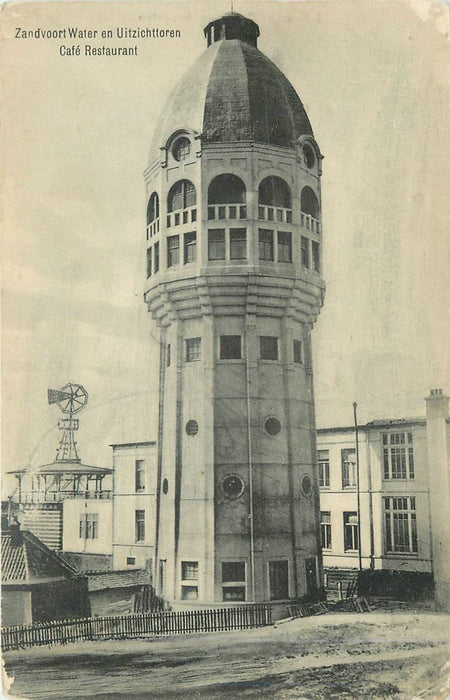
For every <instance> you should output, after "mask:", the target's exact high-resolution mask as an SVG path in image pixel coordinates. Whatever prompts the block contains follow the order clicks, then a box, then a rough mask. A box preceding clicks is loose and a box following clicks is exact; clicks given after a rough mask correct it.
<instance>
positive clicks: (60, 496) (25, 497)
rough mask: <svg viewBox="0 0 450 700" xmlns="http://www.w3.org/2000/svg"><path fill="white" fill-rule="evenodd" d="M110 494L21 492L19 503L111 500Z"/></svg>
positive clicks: (99, 492) (91, 492) (104, 492)
mask: <svg viewBox="0 0 450 700" xmlns="http://www.w3.org/2000/svg"><path fill="white" fill-rule="evenodd" d="M111 494H112V492H111V491H110V490H101V491H48V492H47V493H45V492H44V491H22V493H21V494H20V502H21V503H57V502H61V501H66V500H68V499H71V498H82V499H88V500H92V499H98V500H100V499H101V500H109V499H111Z"/></svg>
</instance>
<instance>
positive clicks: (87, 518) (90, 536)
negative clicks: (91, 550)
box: [79, 513, 98, 540]
mask: <svg viewBox="0 0 450 700" xmlns="http://www.w3.org/2000/svg"><path fill="white" fill-rule="evenodd" d="M79 534H80V539H83V540H96V539H98V513H83V514H82V515H80V530H79Z"/></svg>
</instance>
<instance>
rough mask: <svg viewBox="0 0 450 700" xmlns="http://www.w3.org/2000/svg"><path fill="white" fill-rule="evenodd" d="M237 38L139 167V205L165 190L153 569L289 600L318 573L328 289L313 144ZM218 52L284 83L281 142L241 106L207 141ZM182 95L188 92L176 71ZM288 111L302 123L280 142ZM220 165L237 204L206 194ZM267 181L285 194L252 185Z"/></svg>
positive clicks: (156, 284)
mask: <svg viewBox="0 0 450 700" xmlns="http://www.w3.org/2000/svg"><path fill="white" fill-rule="evenodd" d="M243 21H244V22H246V21H247V20H243ZM219 43H220V42H219ZM225 43H226V44H227V42H226V41H225ZM242 45H243V42H240V41H237V40H235V39H233V40H232V41H231V42H230V43H229V45H227V46H226V52H225V47H224V45H223V42H222V44H221V45H220V46H212V47H210V49H208V51H211V52H213V53H211V54H210V56H209V58H208V61H209V63H208V71H211V67H210V63H211V56H213V58H214V61H215V63H214V69H213V71H212V75H213V78H211V79H210V84H209V85H208V89H207V91H206V92H207V96H206V105H207V109H206V108H205V115H206V112H207V111H208V114H209V116H208V119H209V120H210V121H209V122H208V127H207V130H206V131H205V132H204V133H203V134H201V133H200V132H197V131H196V130H195V129H192V128H191V122H190V121H189V120H188V122H186V123H183V109H182V107H183V104H182V103H180V104H178V103H177V105H176V107H174V108H173V110H172V114H168V115H167V116H166V117H165V124H168V123H169V122H171V119H172V121H173V114H175V115H176V116H177V122H178V123H177V128H176V130H175V131H172V133H169V134H167V140H166V141H165V142H163V143H161V144H160V148H161V150H160V157H159V159H158V160H154V161H152V163H151V165H150V166H149V168H148V169H147V171H146V174H145V177H146V185H147V196H148V201H149V202H152V201H153V202H154V201H155V196H156V195H157V197H158V201H159V208H158V215H157V216H156V214H155V211H156V210H155V208H154V206H153V205H152V206H153V209H152V213H151V215H150V217H149V220H148V227H147V248H148V253H147V255H148V258H147V266H148V269H147V277H148V278H147V286H146V293H145V300H146V303H147V305H148V308H149V311H150V312H151V313H152V316H153V318H154V319H155V321H156V322H157V324H158V326H159V328H160V355H161V357H160V372H159V387H160V404H159V435H158V486H157V513H158V515H157V542H156V558H157V562H156V576H157V582H158V587H159V589H158V592H159V593H160V594H162V595H166V596H167V597H168V598H170V599H172V600H179V599H182V600H198V601H204V602H208V601H213V600H230V601H232V600H264V599H269V598H273V599H280V598H288V597H298V596H301V595H304V594H305V593H307V592H309V593H314V592H315V591H316V589H317V587H318V586H320V582H321V576H322V574H321V562H320V547H319V537H318V534H319V515H318V510H319V507H318V485H317V476H316V468H315V461H316V458H315V440H314V429H315V425H314V401H313V387H312V369H311V349H310V331H311V328H312V325H313V323H314V321H315V318H316V316H317V314H318V313H319V310H320V307H321V305H322V301H323V294H324V283H323V280H322V278H321V274H320V271H321V239H322V234H321V224H320V218H321V217H320V162H321V156H320V152H319V150H318V147H317V145H316V143H315V141H314V139H313V138H312V136H311V134H310V127H309V122H307V118H306V116H303V115H304V112H302V110H303V108H302V106H301V103H300V101H299V100H298V97H297V96H296V95H295V93H294V92H293V89H292V87H291V86H290V85H289V84H288V83H287V81H286V79H285V78H284V77H283V76H282V74H280V73H279V71H277V69H275V68H274V67H273V64H270V66H269V67H265V68H264V66H266V64H265V63H264V62H263V63H261V61H266V62H267V64H269V63H270V62H268V60H267V59H265V58H264V57H263V56H262V54H260V53H259V52H258V51H257V50H256V48H253V47H252V48H249V47H248V46H247V47H246V48H245V47H244V48H242ZM225 53H226V55H227V56H228V57H229V58H230V60H231V59H233V61H235V62H236V66H235V68H236V70H237V71H238V70H239V69H240V67H242V66H241V64H242V65H243V60H244V59H245V60H246V61H248V62H249V64H250V63H251V65H254V66H257V67H258V70H259V69H260V68H259V67H260V65H262V66H263V68H264V70H267V71H269V74H270V80H271V81H272V83H271V85H272V87H271V88H270V89H273V91H274V94H275V92H276V91H277V90H281V92H280V93H279V94H280V95H281V96H283V95H286V94H288V98H286V99H288V100H289V101H290V102H289V104H291V103H292V105H293V107H292V106H291V107H289V108H288V107H287V106H286V107H285V112H283V119H282V122H283V129H284V131H282V132H281V131H280V132H279V133H278V132H277V135H276V139H275V140H276V144H274V143H271V142H270V139H269V142H268V143H255V142H254V141H250V140H243V139H242V138H241V137H242V133H244V132H243V131H242V129H241V124H240V123H239V121H238V120H236V114H237V113H236V112H235V111H233V115H234V116H232V117H230V119H231V121H230V120H228V121H226V124H225V122H223V124H224V125H225V126H221V127H220V128H221V129H222V131H221V134H222V136H221V137H220V139H219V140H220V142H213V141H214V139H213V138H212V136H213V135H214V133H215V132H214V129H213V128H212V125H213V123H214V121H215V120H216V121H217V123H219V122H220V124H222V122H221V120H222V114H223V109H225V107H223V108H221V107H220V104H221V101H220V94H218V91H219V93H220V89H221V80H222V81H224V83H226V86H228V85H229V84H232V83H233V80H234V77H233V75H232V73H230V72H229V71H228V68H227V64H226V61H225V62H224V63H225V66H224V67H220V66H221V63H220V61H221V60H223V55H224V54H225ZM213 54H214V55H213ZM221 57H222V58H221ZM243 57H244V58H243ZM205 61H206V59H205ZM252 62H253V63H252ZM217 66H219V68H220V70H219V68H218V67H217ZM255 70H256V69H255ZM199 71H200V69H199ZM223 71H225V74H226V75H224V74H223ZM209 74H210V73H209V72H208V75H209ZM280 76H281V77H280ZM255 77H257V76H255ZM208 79H209V78H208ZM240 79H241V82H240V83H239V85H238V87H237V98H236V97H235V95H236V92H233V99H235V98H236V99H242V103H243V104H244V103H245V99H246V92H247V86H248V84H249V83H250V82H251V80H252V78H251V73H249V75H248V76H247V73H245V75H244V79H243V82H242V75H241V77H240ZM195 81H196V82H195V85H193V86H192V90H193V92H195V91H197V92H196V94H197V93H198V91H199V90H200V93H201V88H200V87H199V85H198V83H199V78H198V77H196V78H195ZM211 81H212V85H211ZM230 81H231V82H230ZM282 81H285V82H284V83H283V82H282ZM236 85H237V82H236ZM280 85H283V88H282V89H281V88H280ZM250 88H251V89H249V92H250V103H251V101H252V100H253V102H254V101H255V97H254V96H252V89H253V90H254V86H253V87H252V86H250ZM226 90H228V87H226ZM179 91H181V92H182V93H183V95H186V96H187V97H186V100H187V102H189V99H191V98H190V95H191V94H192V91H191V92H189V90H187V87H186V84H185V83H182V85H181V87H180V88H179ZM239 91H241V92H239ZM181 92H180V94H181ZM175 94H177V92H175ZM202 94H203V93H202ZM277 94H278V93H277ZM239 95H241V97H239ZM213 98H214V99H215V100H216V102H214V99H213ZM195 99H196V100H197V101H198V94H197V97H196V98H195ZM227 99H228V98H227ZM258 99H259V98H258ZM283 99H285V98H283ZM195 105H196V114H197V113H199V110H198V109H197V107H198V105H197V103H196V102H195ZM286 105H287V103H286ZM294 107H295V109H296V110H297V111H298V113H299V115H300V116H299V118H298V120H297V122H295V124H296V125H297V126H298V124H300V123H301V124H306V126H305V129H306V133H305V135H304V136H301V137H300V138H298V140H290V141H289V139H288V141H289V143H288V144H287V145H278V143H279V142H280V141H282V140H283V139H285V138H286V137H285V134H286V133H287V131H288V130H289V128H291V126H292V125H291V121H290V120H291V116H290V115H291V111H290V110H291V108H292V109H294ZM250 108H251V109H254V106H252V103H251V104H250ZM226 109H228V107H226ZM243 109H244V107H243ZM258 109H260V107H258ZM281 109H284V108H281ZM244 112H245V109H244ZM185 113H186V115H188V113H189V105H188V106H187V108H186V112H185ZM230 114H231V113H230ZM280 114H281V112H280ZM186 118H187V117H186ZM280 118H281V117H280ZM205 119H206V117H205ZM233 120H236V122H237V123H236V124H233V129H234V130H235V131H236V130H237V132H238V133H237V134H236V135H237V136H238V138H236V139H235V140H234V141H233V139H230V138H229V133H230V129H231V127H230V124H232V122H233ZM283 120H284V121H283ZM243 121H245V117H244V116H243ZM275 122H276V120H275ZM269 127H270V128H272V127H273V128H275V129H276V123H275V126H273V124H272V123H269V122H268V124H267V128H268V129H269ZM205 128H206V127H205ZM245 128H246V129H248V128H249V127H248V124H247V125H245ZM292 128H293V127H292ZM166 131H167V127H166V126H164V128H161V129H160V132H161V133H165V132H166ZM245 133H247V132H245ZM208 134H209V137H208ZM223 134H225V135H226V136H227V138H226V139H224V138H223ZM211 135H212V136H211ZM274 138H275V137H274ZM180 143H183V145H184V147H185V151H184V152H183V154H182V157H181V156H180V153H179V152H178V150H177V149H178V146H179V144H180ZM224 175H225V176H226V178H231V179H233V178H234V182H235V183H240V185H239V184H238V185H237V187H238V189H239V187H241V189H240V190H239V192H237V194H236V200H235V201H234V200H233V199H231V200H230V198H229V193H228V198H227V196H226V192H225V190H226V187H227V185H226V183H225V182H224V181H222V182H221V185H220V187H219V188H216V197H218V199H214V198H213V197H212V196H211V192H212V190H213V189H214V182H217V181H215V178H216V177H218V176H219V177H220V176H224ZM265 178H269V179H270V180H268V181H267V182H269V184H270V187H272V188H273V190H275V189H276V187H278V186H279V187H281V189H282V190H283V192H284V193H285V200H284V201H281V199H282V198H283V196H282V195H279V194H277V195H275V194H274V195H273V196H274V198H275V199H276V200H277V201H274V203H271V202H270V201H265V198H264V196H263V195H261V196H260V195H259V191H260V185H261V183H262V182H263V181H264V180H265ZM274 178H275V179H277V178H278V180H276V182H275V180H274ZM281 181H282V182H281ZM211 183H212V184H211ZM192 186H193V187H194V188H195V197H194V196H193V192H192V189H193V187H192ZM174 187H175V188H178V189H179V194H178V195H177V199H176V201H175V202H174V200H173V196H172V195H173V192H174V189H173V188H174ZM270 187H269V190H270ZM305 187H307V188H308V191H307V192H306V191H305V190H304V188H305ZM221 188H222V189H221ZM236 191H237V190H236ZM261 191H262V190H261ZM217 192H218V195H217ZM305 192H306V195H305ZM286 193H290V194H286ZM271 196H272V195H271V194H270V191H269V195H268V197H269V199H270V197H271ZM152 197H153V199H152ZM308 198H309V199H308ZM308 201H309V202H310V204H309V205H308ZM305 202H306V205H305ZM311 202H312V204H311ZM264 243H265V247H264ZM230 337H231V338H230ZM227 339H228V340H227ZM227 342H232V343H234V345H233V349H232V351H229V350H225V349H224V348H225V346H226V343H227Z"/></svg>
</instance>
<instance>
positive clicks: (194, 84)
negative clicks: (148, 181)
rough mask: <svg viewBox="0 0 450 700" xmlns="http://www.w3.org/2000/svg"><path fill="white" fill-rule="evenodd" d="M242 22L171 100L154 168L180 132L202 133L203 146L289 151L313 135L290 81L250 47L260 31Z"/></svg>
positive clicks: (185, 79) (191, 72) (158, 138)
mask: <svg viewBox="0 0 450 700" xmlns="http://www.w3.org/2000/svg"><path fill="white" fill-rule="evenodd" d="M237 17H241V16H237V15H234V16H230V15H224V17H222V18H221V19H220V20H215V21H214V22H213V23H210V25H214V24H219V23H221V22H222V23H228V24H229V23H230V22H232V21H234V20H236V18H237ZM243 20H245V22H243ZM238 21H239V22H240V24H239V26H238V27H237V29H236V27H233V31H232V32H228V35H227V34H226V33H225V32H224V33H222V35H221V38H220V40H214V42H213V43H212V44H211V45H210V46H209V47H208V48H207V50H206V51H205V52H204V53H203V54H202V55H201V56H200V57H199V58H198V60H197V61H195V62H194V64H193V66H192V67H191V68H190V69H189V70H188V71H187V73H186V74H185V75H184V76H183V77H182V79H181V80H180V82H179V83H178V85H177V87H176V88H175V90H174V91H173V93H172V95H171V96H170V97H169V100H168V102H167V104H166V106H165V107H164V110H163V113H162V117H161V118H160V122H159V126H158V128H157V129H156V131H155V136H154V139H153V143H152V148H151V152H150V162H152V161H153V160H154V159H155V158H157V157H158V153H159V149H160V148H162V147H164V146H165V145H166V142H167V140H168V138H169V137H170V136H171V135H172V134H174V133H175V132H176V131H178V130H180V129H187V130H193V131H194V132H197V133H198V134H200V135H201V140H202V142H203V143H233V142H236V141H255V142H258V143H263V144H272V145H276V146H290V145H292V144H293V143H294V142H295V141H296V140H297V139H298V137H299V136H301V135H312V128H311V124H310V122H309V119H308V117H307V115H306V111H305V109H304V107H303V105H302V103H301V101H300V98H299V97H298V95H297V93H296V91H295V90H294V88H293V87H292V85H291V84H290V82H289V81H288V79H287V78H286V77H285V76H284V74H283V73H282V72H281V71H280V70H279V69H278V68H277V67H276V66H275V64H274V63H272V61H270V60H269V59H268V58H267V57H266V56H264V54H262V53H261V52H260V51H259V50H258V49H257V48H256V46H255V45H253V44H252V43H250V39H249V36H248V33H249V31H250V33H252V31H253V30H251V25H254V27H256V29H257V31H258V33H259V29H258V27H257V25H255V23H253V22H251V20H246V19H245V18H242V17H241V19H240V20H238ZM210 25H208V27H209V26H210ZM208 27H207V28H206V30H205V32H206V31H207V30H208ZM249 27H250V30H249ZM254 34H255V31H253V35H254ZM232 37H239V38H232ZM255 43H256V38H255Z"/></svg>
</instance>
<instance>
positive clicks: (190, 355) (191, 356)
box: [186, 338, 202, 362]
mask: <svg viewBox="0 0 450 700" xmlns="http://www.w3.org/2000/svg"><path fill="white" fill-rule="evenodd" d="M201 341H202V339H201V338H187V340H186V362H197V361H198V360H201V350H202V344H201Z"/></svg>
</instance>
